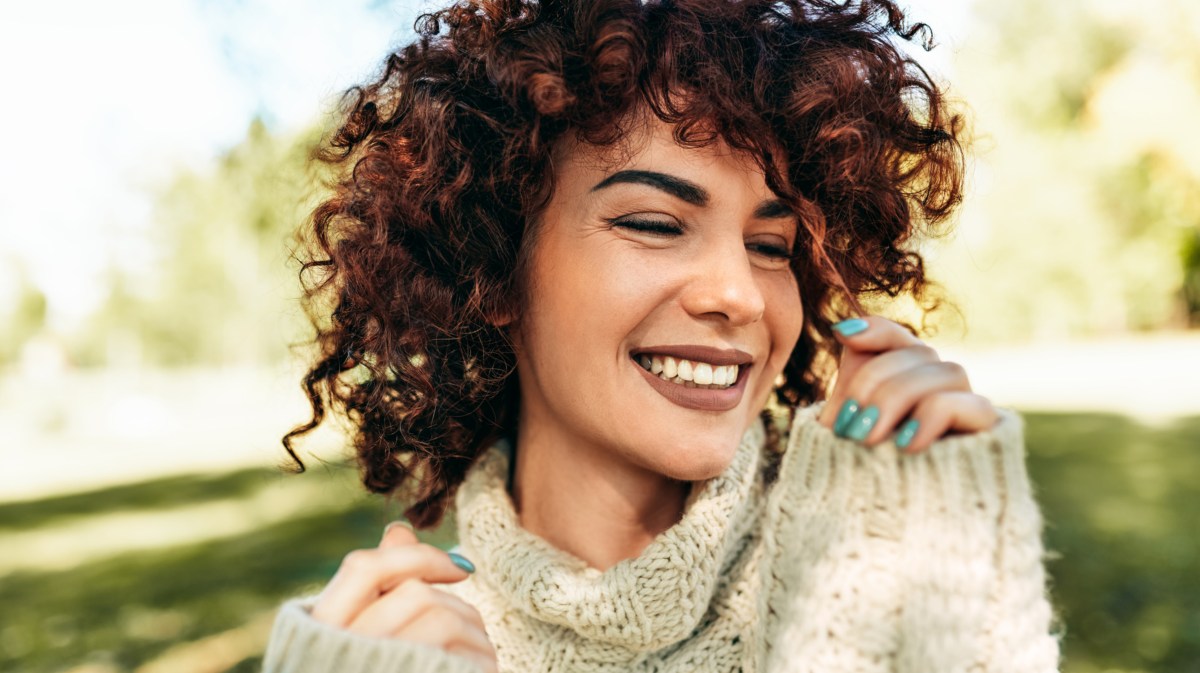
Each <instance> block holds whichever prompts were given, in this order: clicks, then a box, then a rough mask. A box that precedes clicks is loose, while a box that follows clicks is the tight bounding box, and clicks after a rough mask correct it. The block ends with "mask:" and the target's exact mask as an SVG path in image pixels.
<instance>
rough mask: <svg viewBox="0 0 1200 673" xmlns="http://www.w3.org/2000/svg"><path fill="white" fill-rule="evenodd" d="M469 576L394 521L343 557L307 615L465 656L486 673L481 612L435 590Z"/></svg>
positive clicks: (487, 645)
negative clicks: (376, 538) (374, 543)
mask: <svg viewBox="0 0 1200 673" xmlns="http://www.w3.org/2000/svg"><path fill="white" fill-rule="evenodd" d="M467 577H468V573H467V571H465V570H463V569H462V568H460V567H458V566H457V565H455V563H454V561H452V560H451V559H450V555H449V554H447V553H446V552H444V551H442V550H440V549H438V548H437V547H433V546H430V545H427V544H422V543H420V542H418V541H417V536H416V535H415V534H413V532H412V530H411V529H410V528H408V527H407V526H405V525H403V524H399V523H393V524H391V525H389V526H388V527H387V528H386V529H385V530H384V531H383V539H382V540H381V541H380V543H379V546H378V547H376V548H375V549H358V550H355V551H352V552H350V553H349V554H347V555H346V557H345V558H344V559H343V560H342V564H341V566H339V567H338V570H337V573H336V574H334V576H333V579H331V580H329V584H326V585H325V589H324V590H322V591H321V594H320V595H319V596H318V597H317V602H316V605H314V606H313V609H312V616H313V619H316V620H318V621H321V622H324V623H326V624H331V625H333V626H336V627H338V628H342V629H346V630H348V631H351V632H353V633H358V634H361V635H365V636H374V637H376V638H397V639H401V640H408V641H412V642H418V643H424V644H426V645H431V646H433V647H437V648H441V649H443V650H446V651H447V652H451V653H453V654H457V655H459V656H462V657H465V658H467V659H470V660H471V661H473V662H475V664H476V665H478V666H479V668H480V670H482V671H484V673H496V671H497V664H496V651H495V649H493V648H492V643H491V641H489V640H488V638H487V634H486V632H485V631H484V626H483V618H482V617H480V616H479V612H478V611H477V610H476V609H475V608H473V607H471V606H470V605H469V604H467V603H466V602H464V601H463V600H462V599H460V598H458V597H457V596H453V595H451V594H449V593H447V592H445V591H442V590H441V589H438V588H436V587H434V586H433V585H434V584H439V583H448V582H461V581H462V580H465V579H466V578H467Z"/></svg>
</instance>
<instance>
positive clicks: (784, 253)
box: [610, 220, 792, 259]
mask: <svg viewBox="0 0 1200 673" xmlns="http://www.w3.org/2000/svg"><path fill="white" fill-rule="evenodd" d="M610 222H611V223H612V225H613V226H614V227H626V228H628V229H632V230H634V231H640V232H644V233H647V234H654V235H657V236H678V235H679V234H682V233H683V227H681V226H679V225H677V224H670V223H668V222H655V221H654V220H615V221H612V220H610ZM751 249H752V250H754V251H756V252H758V253H759V254H762V255H766V256H767V257H770V258H772V259H791V258H792V252H791V251H790V250H788V249H786V248H783V247H781V246H778V245H763V244H753V245H751Z"/></svg>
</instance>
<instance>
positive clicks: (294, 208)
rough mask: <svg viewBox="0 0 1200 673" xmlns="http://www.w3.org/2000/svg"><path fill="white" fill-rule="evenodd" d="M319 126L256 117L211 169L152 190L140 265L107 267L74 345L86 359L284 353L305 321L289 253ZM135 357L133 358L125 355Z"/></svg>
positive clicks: (311, 185) (308, 197)
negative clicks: (154, 247) (150, 240)
mask: <svg viewBox="0 0 1200 673" xmlns="http://www.w3.org/2000/svg"><path fill="white" fill-rule="evenodd" d="M316 139H317V131H316V130H310V131H308V132H305V133H301V134H298V135H295V136H282V135H276V134H273V133H271V132H270V130H269V129H268V128H267V127H266V125H265V124H264V123H263V122H262V121H261V120H255V121H254V122H253V123H251V125H250V127H249V129H248V131H247V133H246V137H245V138H244V139H243V140H242V141H241V142H240V143H239V144H238V145H237V146H235V147H234V148H232V149H231V150H229V151H228V152H227V153H226V154H225V155H224V156H223V157H222V158H221V159H220V161H219V162H217V164H216V166H215V167H213V169H212V170H211V172H198V171H185V172H182V173H180V174H179V175H177V176H175V177H174V178H172V179H171V180H170V182H169V183H168V187H167V188H166V189H164V190H163V192H162V193H161V194H160V196H159V197H158V199H157V203H156V206H155V226H156V229H155V231H154V232H152V236H153V237H154V239H155V242H156V243H157V244H158V248H159V250H160V251H161V258H160V263H159V264H158V265H157V267H156V268H155V269H154V272H153V273H152V274H150V275H149V276H131V275H128V274H124V273H121V272H119V271H114V272H113V273H112V274H110V281H109V293H108V299H107V302H106V303H105V305H104V306H103V307H102V308H101V310H99V311H98V312H97V313H96V314H95V315H94V316H93V319H92V323H91V324H90V325H89V327H88V329H86V330H85V331H84V332H83V333H82V335H81V338H80V339H79V340H78V341H77V342H76V344H75V350H76V355H77V359H78V360H79V361H80V362H82V363H86V364H102V363H118V362H120V363H124V364H148V365H169V366H178V365H191V364H197V365H213V364H238V363H269V362H277V361H280V360H282V359H284V358H285V357H286V356H287V354H288V348H287V346H288V344H289V343H290V342H294V341H296V340H298V339H299V338H300V337H301V335H302V334H303V333H304V329H305V325H306V323H305V322H304V320H303V319H302V313H301V311H300V309H299V308H298V306H297V303H296V301H295V299H296V297H297V296H298V294H299V286H298V284H297V282H296V279H295V271H296V268H295V266H294V265H292V264H290V263H289V257H290V251H291V245H292V243H291V242H292V240H293V232H294V231H295V230H296V228H297V225H298V224H300V223H301V222H302V221H303V219H304V218H305V217H306V216H307V213H308V211H309V210H310V209H311V207H312V205H313V203H314V198H315V195H316V194H317V186H316V185H317V184H318V183H317V181H316V180H315V177H314V174H313V173H312V168H311V162H310V161H309V155H310V151H311V148H312V146H313V143H314V142H315V141H316ZM131 360H139V361H138V362H130V361H131Z"/></svg>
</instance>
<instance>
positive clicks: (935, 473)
mask: <svg viewBox="0 0 1200 673" xmlns="http://www.w3.org/2000/svg"><path fill="white" fill-rule="evenodd" d="M818 413H819V408H812V407H810V408H808V409H802V410H798V412H797V418H796V422H795V423H794V424H793V427H792V431H791V433H789V434H790V437H789V442H788V447H787V450H786V453H785V455H784V457H783V460H782V462H781V466H780V472H779V479H780V483H779V486H780V488H779V489H778V490H779V492H778V493H776V494H775V495H776V497H777V498H778V500H779V504H778V508H779V511H780V523H779V526H778V527H777V532H776V534H777V536H778V540H779V541H778V543H777V547H776V549H777V552H776V561H775V565H776V568H775V570H774V572H775V573H776V575H777V576H778V577H777V579H782V584H783V585H784V586H785V590H784V591H785V595H784V596H781V597H776V598H774V599H772V600H773V601H774V603H773V604H772V609H773V610H774V611H776V612H779V613H781V614H782V615H784V617H783V620H784V622H785V623H784V624H782V625H781V626H780V629H781V631H779V633H780V634H781V635H784V636H790V638H785V641H786V642H788V643H789V644H788V645H787V646H785V647H783V648H782V649H783V650H787V651H788V652H790V653H791V655H792V657H793V659H792V660H796V658H795V655H796V654H797V653H796V652H792V650H794V649H796V648H795V646H793V645H792V644H791V643H795V642H798V641H799V640H800V639H802V638H804V637H805V636H807V637H808V638H809V643H811V644H810V645H805V646H803V647H802V649H809V648H810V647H811V649H812V652H811V654H812V655H813V658H814V659H825V658H829V657H832V658H835V659H841V660H853V661H855V663H856V668H855V670H879V671H895V672H897V673H925V672H927V671H962V672H964V673H1048V672H1050V671H1057V670H1058V641H1057V638H1056V637H1055V636H1054V635H1053V634H1052V631H1051V628H1052V627H1051V623H1052V611H1051V608H1050V603H1049V601H1048V599H1047V597H1046V585H1045V571H1044V568H1043V548H1042V541H1041V530H1042V520H1041V515H1040V512H1039V511H1038V507H1037V504H1036V502H1035V501H1034V498H1033V493H1032V488H1031V485H1030V481H1029V477H1028V474H1027V473H1026V470H1025V455H1024V442H1023V436H1022V433H1023V429H1024V428H1023V424H1022V421H1021V418H1020V416H1018V415H1017V414H1016V413H1015V412H1012V411H1008V410H1001V419H1000V421H999V422H998V423H997V424H996V426H994V427H993V428H992V429H990V430H988V431H985V432H979V433H974V434H969V435H957V436H951V437H947V438H943V439H942V440H939V441H937V442H935V443H934V444H933V446H932V447H930V448H929V449H928V450H926V451H924V452H922V453H920V454H917V455H904V454H901V453H900V452H898V451H897V450H896V448H895V446H894V445H893V444H892V443H891V442H890V441H887V442H884V443H883V444H880V445H877V446H875V447H874V448H865V447H862V446H860V445H859V444H857V443H855V442H852V441H849V440H844V439H841V438H838V437H836V436H835V435H834V434H833V433H832V432H831V431H830V430H829V429H827V428H825V427H824V426H821V425H820V424H818V423H817V422H816V418H817V414H818ZM806 556H808V557H812V559H811V560H809V561H799V562H797V559H798V558H803V557H806ZM775 603H778V604H775ZM805 654H808V653H807V652H806V653H805ZM801 658H805V659H806V658H808V657H807V656H806V657H801ZM778 670H792V669H790V668H788V667H787V666H781V667H779V668H778Z"/></svg>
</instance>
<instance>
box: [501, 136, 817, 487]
mask: <svg viewBox="0 0 1200 673" xmlns="http://www.w3.org/2000/svg"><path fill="white" fill-rule="evenodd" d="M671 131H672V127H670V126H668V125H666V124H665V123H662V122H660V121H658V120H657V119H654V120H653V123H652V124H651V126H650V128H649V129H648V130H647V132H646V133H645V135H642V136H638V137H636V138H631V139H630V143H631V145H630V151H629V152H628V153H625V154H613V153H611V150H609V151H607V152H606V151H602V150H600V149H597V148H593V147H591V146H588V145H583V144H572V145H565V146H563V147H560V148H559V149H560V150H561V151H560V152H559V153H558V154H557V155H556V156H557V157H558V159H557V160H556V164H557V165H556V167H555V170H556V176H557V182H556V191H555V194H554V196H553V198H552V200H551V201H550V203H549V205H548V207H547V209H546V211H545V212H544V214H543V218H542V220H541V223H540V225H539V228H538V230H537V232H536V234H535V239H534V240H535V242H534V243H533V249H532V250H531V251H530V259H529V265H528V267H527V273H528V276H527V278H526V281H527V288H528V290H527V298H526V304H525V306H524V311H523V314H522V316H521V318H520V320H519V322H518V323H517V325H516V333H515V337H516V339H515V341H516V345H517V363H518V364H517V366H518V372H519V376H520V386H521V419H520V423H521V424H522V434H523V435H526V436H537V437H538V438H539V441H555V442H566V443H567V444H564V446H570V447H571V450H572V451H593V452H599V453H597V454H596V455H600V456H603V457H612V458H617V459H621V460H624V461H627V462H629V463H631V464H633V465H634V466H637V467H640V468H643V469H648V470H651V471H653V472H656V473H658V474H662V475H665V476H668V477H671V478H675V479H682V480H698V479H706V478H709V477H712V476H715V475H717V474H719V473H721V472H722V471H723V470H724V469H725V468H726V467H727V466H728V464H729V463H730V461H731V460H732V458H733V454H734V451H735V449H736V447H737V445H738V442H739V440H740V438H741V435H742V434H743V433H744V432H745V430H746V428H747V427H748V426H749V424H750V423H751V422H752V421H753V420H754V418H755V417H756V416H757V414H758V413H759V412H760V411H761V410H762V408H763V406H764V405H765V404H766V400H767V397H768V395H769V394H770V392H771V389H772V384H773V382H774V380H775V378H776V377H777V376H778V374H779V373H780V372H781V371H782V370H783V366H784V363H785V362H786V361H787V359H788V356H789V355H790V354H791V351H792V348H793V346H794V345H795V344H796V340H797V339H798V338H799V335H800V329H801V326H802V324H803V315H802V310H801V305H800V296H799V292H798V289H797V284H796V279H795V277H794V276H793V275H792V272H791V270H790V268H789V263H788V257H789V255H790V254H791V251H792V248H793V246H794V245H795V241H796V227H797V221H796V218H795V216H794V215H793V214H792V213H790V212H789V210H788V209H787V208H786V207H785V206H783V205H782V204H781V203H779V202H778V201H776V198H775V195H774V194H773V193H772V192H771V191H770V190H769V189H768V188H767V186H766V183H765V182H764V180H763V176H762V173H761V172H760V171H759V170H758V169H757V167H756V166H755V165H754V164H753V162H752V161H751V160H750V159H749V158H746V157H743V156H736V155H734V154H732V153H731V152H730V151H729V149H728V147H727V146H726V145H724V144H723V143H719V144H717V145H713V146H711V147H709V148H705V149H700V150H695V149H687V148H684V147H681V146H680V145H678V144H677V143H675V141H674V139H673V138H672V137H671ZM618 157H619V158H618ZM614 164H615V165H614ZM668 378H669V380H668ZM527 433H532V434H527Z"/></svg>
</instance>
